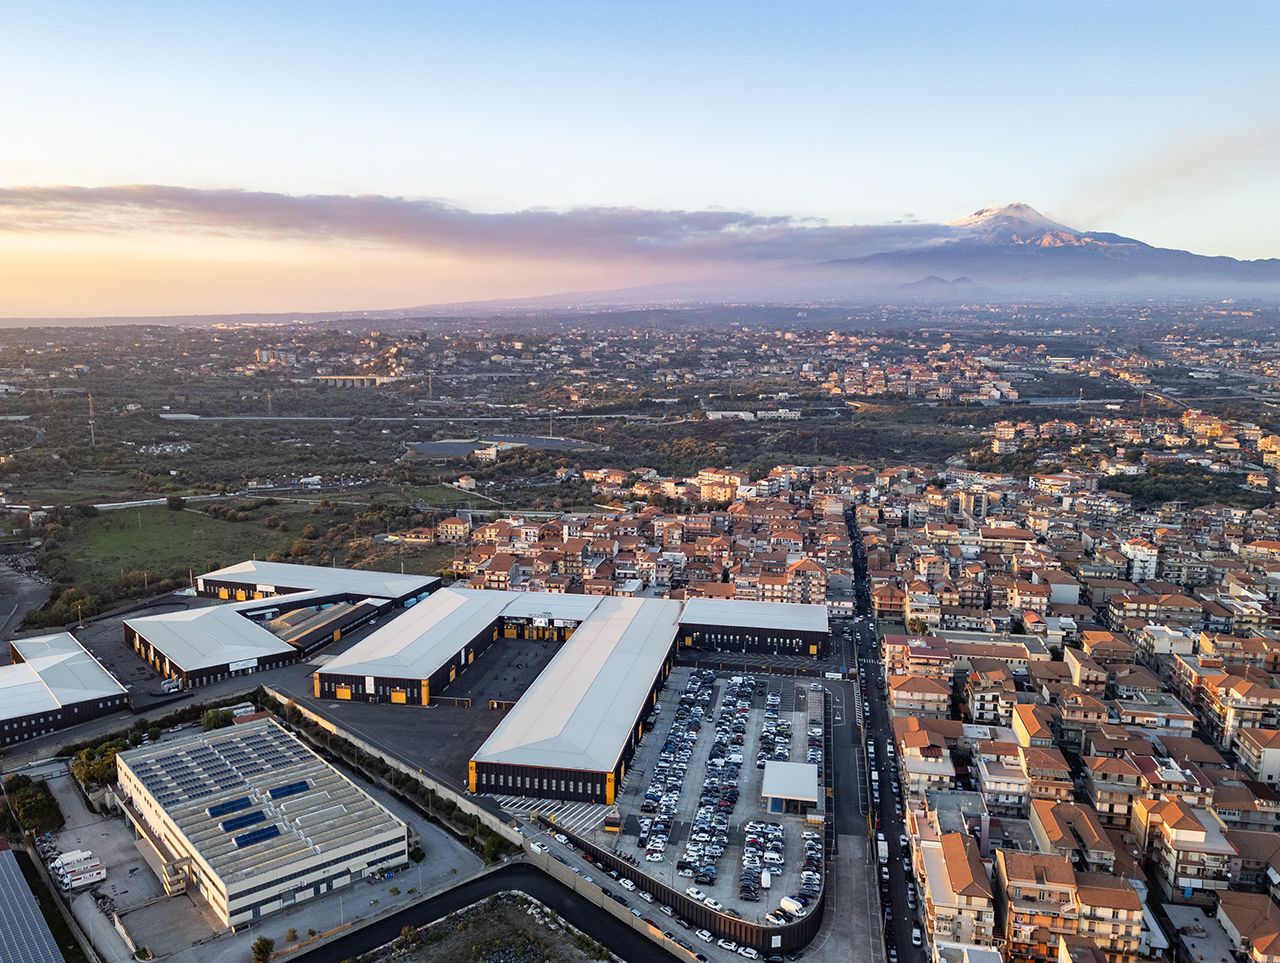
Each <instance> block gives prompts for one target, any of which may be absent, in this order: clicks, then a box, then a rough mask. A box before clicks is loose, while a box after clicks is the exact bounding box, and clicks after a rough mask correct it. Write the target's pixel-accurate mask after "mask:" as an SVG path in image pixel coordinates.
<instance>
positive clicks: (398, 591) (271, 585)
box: [196, 560, 441, 606]
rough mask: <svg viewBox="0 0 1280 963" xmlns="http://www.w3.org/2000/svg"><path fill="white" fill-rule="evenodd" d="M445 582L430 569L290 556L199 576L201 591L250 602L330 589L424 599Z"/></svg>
mask: <svg viewBox="0 0 1280 963" xmlns="http://www.w3.org/2000/svg"><path fill="white" fill-rule="evenodd" d="M440 585H441V582H440V579H438V578H435V577H434V576H430V575H399V574H395V573H392V572H370V571H366V570H364V569H352V568H325V567H324V566H321V565H292V564H289V563H287V562H259V561H256V560H254V561H248V562H240V563H239V564H237V565H229V566H227V567H226V568H220V569H218V570H217V571H216V572H208V573H206V574H204V575H200V576H198V577H197V578H196V594H197V595H203V596H208V597H209V598H218V599H224V600H235V601H237V602H245V601H249V600H252V599H266V598H274V597H275V596H278V595H295V594H297V593H299V592H319V593H322V594H329V595H343V596H346V595H349V596H362V597H367V598H382V599H388V600H389V601H391V602H392V603H394V604H396V605H401V606H402V605H404V604H405V603H406V602H409V601H410V600H413V601H421V600H422V599H425V598H426V597H427V596H428V595H430V594H431V593H432V592H434V591H435V590H436V589H437V588H439V587H440Z"/></svg>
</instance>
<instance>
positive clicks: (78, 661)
mask: <svg viewBox="0 0 1280 963" xmlns="http://www.w3.org/2000/svg"><path fill="white" fill-rule="evenodd" d="M9 657H10V659H11V660H12V664H11V665H5V666H0V744H3V745H10V744H12V743H15V742H22V741H23V740H24V739H32V738H34V737H36V736H43V735H46V734H47V733H50V732H57V731H58V730H60V729H67V728H70V727H71V726H75V725H79V724H80V723H81V722H85V721H86V720H89V719H95V718H97V717H98V716H104V715H108V714H109V713H112V712H118V711H119V710H121V709H124V708H127V707H128V705H129V693H128V691H127V690H126V689H125V687H124V686H122V685H121V684H120V682H119V681H118V680H117V679H116V677H115V676H113V675H112V674H111V673H110V672H108V671H107V670H106V668H105V667H103V665H102V663H101V662H99V661H98V660H97V659H95V658H94V657H93V656H92V655H91V654H90V653H89V651H88V650H87V649H86V648H85V647H84V646H83V645H81V644H80V642H79V640H78V639H76V637H75V636H74V635H72V634H71V633H69V632H61V633H59V634H57V635H42V636H39V637H36V638H30V639H14V640H13V641H12V642H10V643H9Z"/></svg>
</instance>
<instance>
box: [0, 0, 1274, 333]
mask: <svg viewBox="0 0 1280 963" xmlns="http://www.w3.org/2000/svg"><path fill="white" fill-rule="evenodd" d="M55 10H56V11H57V13H56V14H55V13H54V11H55ZM1278 27H1280V7H1277V6H1276V5H1274V4H1264V3H1248V2H1244V3H1213V4H1209V3H1187V4H1180V3H1179V4H1173V3H1169V4H1149V3H1132V4H1129V3H1120V4H1101V3H1099V4H1093V3H1071V2H1065V3H1046V4H1034V5H1028V4H1020V3H989V4H977V5H963V6H961V7H958V6H956V5H952V4H940V3H938V4H936V3H911V4H849V3H838V2H813V3H803V4H768V3H743V4H737V3H728V2H716V0H711V2H706V3H695V4H675V3H670V4H664V3H656V4H655V3H645V4H639V3H635V4H632V3H618V4H605V5H599V4H588V3H578V2H567V0H566V2H560V0H556V2H549V3H545V4H523V3H506V2H503V3H497V2H495V3H487V4H478V5H467V6H466V7H465V8H462V7H457V6H453V5H448V4H425V5H419V4H410V3H404V4H400V3H387V4H378V5H374V6H369V7H363V6H354V5H353V6H343V5H338V4H334V5H325V6H321V7H318V8H313V7H312V6H311V5H303V4H298V3H282V4H273V5H270V6H268V7H263V6H260V5H254V4H247V3H239V4H237V3H232V4H193V5H182V6H180V7H171V6H169V5H165V4H160V3H138V4H128V5H123V4H111V3H107V4H94V3H88V2H85V3H72V4H67V5H59V6H58V7H56V8H50V7H48V6H47V5H44V4H39V3H34V2H19V3H15V4H8V5H6V6H5V8H4V9H3V11H0V30H3V31H4V33H5V35H6V37H8V38H10V40H11V43H10V45H9V51H8V52H7V54H6V57H5V58H4V60H3V62H0V81H3V83H4V85H5V89H6V90H7V91H10V92H11V94H12V96H10V97H8V98H7V102H6V104H5V106H4V108H2V109H0V118H2V121H0V122H2V123H3V127H2V128H0V129H2V130H3V132H4V138H5V144H6V150H5V160H4V163H3V165H0V316H8V317H28V316H29V317H58V316H95V317H105V316H117V315H148V314H166V315H169V314H195V313H231V312H290V311H296V312H304V311H336V310H358V309H380V308H381V309H385V308H396V307H404V306H411V305H419V304H429V303H442V302H453V301H466V300H479V299H497V298H518V297H532V296H539V295H550V294H556V293H561V292H568V291H607V290H612V289H620V288H631V287H636V286H643V285H651V284H661V283H668V282H680V281H688V280H693V279H699V278H717V279H725V280H727V281H729V282H732V280H733V279H735V278H739V277H742V278H749V277H751V276H753V275H754V274H756V273H757V272H758V270H759V267H760V266H761V265H766V266H767V265H772V264H807V263H820V262H824V261H830V260H839V259H844V258H857V257H861V256H864V255H866V254H870V253H877V252H879V251H882V250H894V249H896V247H897V246H899V245H901V244H904V243H907V241H908V240H909V241H910V242H911V243H917V242H919V241H921V239H923V241H924V242H926V243H927V242H931V241H933V240H938V241H944V240H945V239H946V238H947V228H946V224H947V222H949V221H952V220H955V219H957V218H960V217H962V216H963V215H965V214H967V213H968V212H969V211H971V210H973V209H975V208H978V207H983V206H987V205H1001V204H1006V203H1009V202H1013V201H1025V202H1027V203H1029V204H1031V205H1032V206H1034V207H1035V208H1037V209H1038V210H1040V211H1042V212H1043V213H1044V214H1045V215H1047V216H1048V217H1050V218H1052V219H1053V220H1055V221H1059V222H1061V223H1063V224H1067V225H1069V226H1070V227H1072V228H1073V229H1077V230H1080V231H1106V232H1115V233H1119V234H1122V235H1125V236H1128V237H1133V238H1137V239H1140V240H1141V241H1144V242H1147V243H1149V244H1152V245H1156V246H1159V247H1169V248H1177V249H1183V250H1190V251H1194V252H1196V253H1201V254H1211V255H1228V256H1232V257H1236V258H1242V259H1258V258H1268V257H1275V256H1280V238H1278V237H1277V235H1276V233H1275V223H1274V220H1275V216H1274V210H1275V203H1274V201H1275V187H1274V172H1275V170H1276V169H1280V121H1277V120H1276V119H1275V112H1274V90H1276V89H1280V67H1277V60H1276V58H1275V57H1274V51H1273V50H1270V49H1269V48H1270V46H1271V44H1272V43H1273V42H1274V38H1275V36H1277V35H1278V33H1280V32H1278V31H1277V28H1278ZM1139 36H1140V37H1142V38H1143V39H1142V41H1141V42H1140V43H1139V42H1137V41H1136V40H1135V39H1134V38H1136V37H1139ZM1209 50H1216V51H1225V50H1229V51H1230V56H1228V57H1220V56H1216V55H1215V56H1208V55H1206V53H1205V51H1209ZM1010 130H1016V131H1018V133H1017V135H1016V136H1013V137H1011V136H1010V135H1009V133H1008V132H1009V131H1010Z"/></svg>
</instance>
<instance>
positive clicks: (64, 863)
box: [49, 849, 97, 873]
mask: <svg viewBox="0 0 1280 963" xmlns="http://www.w3.org/2000/svg"><path fill="white" fill-rule="evenodd" d="M96 862H97V860H96V859H95V858H94V855H93V853H91V852H90V851H89V850H87V849H73V850H72V851H71V852H69V853H63V854H62V855H61V856H59V857H58V858H57V859H55V860H54V861H53V862H51V863H50V864H49V868H50V869H51V870H53V871H54V872H55V873H60V872H61V873H69V872H71V871H72V870H75V869H80V868H81V867H83V866H88V865H90V864H91V863H96Z"/></svg>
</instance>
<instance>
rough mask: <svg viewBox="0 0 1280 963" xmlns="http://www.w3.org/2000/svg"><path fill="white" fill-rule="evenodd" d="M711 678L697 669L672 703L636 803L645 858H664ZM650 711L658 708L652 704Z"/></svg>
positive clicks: (653, 860) (708, 700)
mask: <svg viewBox="0 0 1280 963" xmlns="http://www.w3.org/2000/svg"><path fill="white" fill-rule="evenodd" d="M714 678H715V674H714V673H713V672H710V671H708V670H698V671H695V672H694V673H693V674H692V675H691V676H690V678H689V682H688V684H687V685H686V686H685V691H684V692H683V693H681V695H680V699H679V702H678V703H677V705H676V709H675V719H674V721H673V722H672V724H671V729H670V730H669V731H668V733H667V737H666V740H665V741H664V742H663V744H662V749H661V751H660V752H659V753H658V762H657V764H656V765H655V766H654V768H653V776H652V778H651V779H650V781H649V786H648V788H647V789H646V790H645V794H644V799H643V800H642V801H641V803H640V812H641V813H644V814H646V815H645V816H644V817H642V818H641V820H640V833H639V835H638V837H637V839H636V843H637V845H639V846H642V847H643V848H644V858H645V860H646V862H650V863H660V862H662V861H663V860H664V859H665V858H666V850H667V840H668V838H669V837H670V834H671V823H672V822H673V821H674V819H675V815H676V811H677V810H678V809H679V807H680V794H681V793H682V792H683V791H684V781H685V777H686V776H687V775H688V773H689V760H690V759H691V758H692V757H693V747H694V745H695V743H697V741H698V736H699V734H700V733H701V732H702V727H703V722H704V720H705V717H706V714H707V707H708V706H709V705H710V704H711V692H712V689H711V682H712V680H713V679H714ZM654 711H655V712H661V711H662V710H661V707H660V706H655V707H654Z"/></svg>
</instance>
